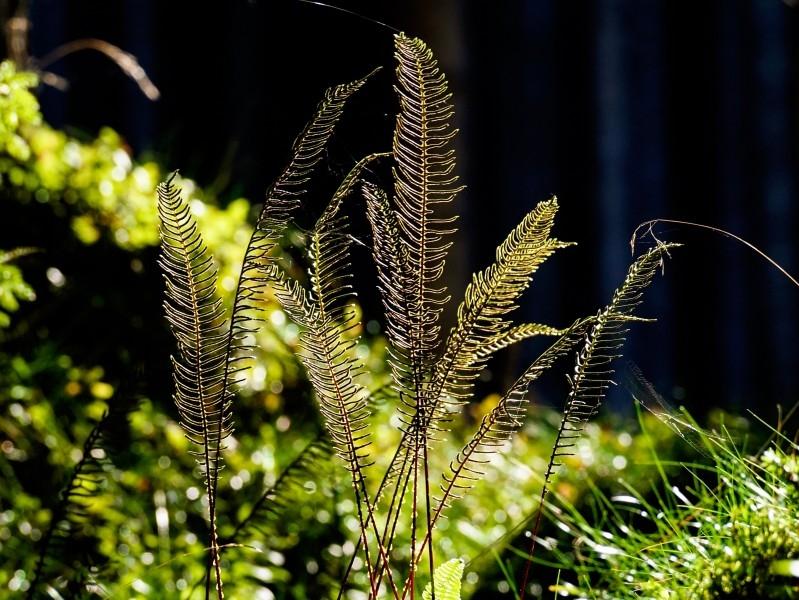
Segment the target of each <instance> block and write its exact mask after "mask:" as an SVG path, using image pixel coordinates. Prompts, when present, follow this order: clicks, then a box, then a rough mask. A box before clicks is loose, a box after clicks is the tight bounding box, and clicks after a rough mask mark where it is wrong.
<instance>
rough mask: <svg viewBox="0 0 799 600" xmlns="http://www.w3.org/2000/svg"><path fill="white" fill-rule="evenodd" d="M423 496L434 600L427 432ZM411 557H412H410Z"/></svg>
mask: <svg viewBox="0 0 799 600" xmlns="http://www.w3.org/2000/svg"><path fill="white" fill-rule="evenodd" d="M424 496H425V503H426V506H425V511H426V517H427V536H426V537H428V538H429V540H430V542H429V543H428V544H427V559H428V562H429V564H430V592H431V598H432V600H436V582H435V577H433V573H434V571H435V563H434V560H433V522H432V519H431V517H430V473H429V470H428V464H427V434H426V433H425V434H424ZM411 559H413V557H411Z"/></svg>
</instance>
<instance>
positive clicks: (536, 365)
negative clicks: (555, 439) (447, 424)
mask: <svg viewBox="0 0 799 600" xmlns="http://www.w3.org/2000/svg"><path fill="white" fill-rule="evenodd" d="M591 322H592V319H580V320H578V321H576V322H575V323H574V324H572V325H571V327H569V328H567V329H566V330H565V332H564V333H563V334H562V335H561V336H560V337H559V338H558V339H557V340H555V342H554V343H553V344H552V345H550V346H549V348H547V349H546V350H545V351H544V352H542V353H541V355H539V356H538V358H536V359H535V360H534V361H533V362H532V364H530V366H529V367H528V368H527V369H526V370H525V371H524V373H522V375H521V376H519V378H518V379H517V380H516V382H515V383H514V384H513V385H512V386H511V387H510V389H509V390H508V391H507V392H506V393H505V395H504V396H503V397H502V398H501V399H500V401H499V402H498V403H497V405H496V406H495V407H494V408H493V409H492V410H491V411H490V412H489V413H488V414H487V415H486V416H485V417H483V420H482V422H481V423H480V427H479V428H478V429H477V431H476V432H475V433H474V435H473V436H472V438H471V439H470V440H469V441H468V442H467V443H466V445H465V446H464V447H463V448H462V449H461V450H460V452H458V454H457V455H456V456H455V458H454V459H453V460H452V462H450V466H449V473H447V474H445V475H444V476H443V480H444V483H443V484H442V486H441V491H442V496H441V498H440V499H439V500H438V507H437V510H436V513H435V519H436V520H437V519H438V518H439V517H440V514H441V512H442V510H443V509H445V508H446V507H447V506H449V503H450V502H451V501H452V500H453V499H455V498H459V497H460V496H459V495H458V494H459V493H463V491H466V490H468V489H469V488H471V487H472V485H473V483H474V482H475V481H477V480H478V479H479V478H480V477H482V475H483V471H482V465H484V464H485V463H487V462H488V461H489V459H488V458H487V455H489V454H492V453H495V452H498V451H499V450H500V449H501V448H502V446H503V445H504V444H505V442H507V441H508V440H510V439H511V437H512V436H513V435H514V434H515V433H516V432H517V431H518V430H519V429H520V428H521V426H522V424H523V423H524V419H525V416H526V414H527V405H528V404H529V399H528V395H529V390H530V385H531V384H532V383H533V382H534V381H535V380H536V379H538V378H539V377H540V376H541V375H542V374H543V373H544V372H545V371H547V370H549V369H550V368H551V367H552V365H554V364H555V362H556V361H557V360H558V359H560V358H562V357H563V356H565V355H566V354H568V353H569V352H571V350H572V349H573V348H574V347H575V346H576V345H577V343H578V342H579V341H580V340H581V339H582V338H583V336H584V335H585V333H586V331H587V329H588V327H589V326H590V325H591ZM456 490H460V492H458V491H456Z"/></svg>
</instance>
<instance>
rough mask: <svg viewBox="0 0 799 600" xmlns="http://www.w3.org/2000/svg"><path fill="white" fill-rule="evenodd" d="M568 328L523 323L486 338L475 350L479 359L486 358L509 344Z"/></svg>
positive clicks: (558, 333) (560, 331) (560, 333)
mask: <svg viewBox="0 0 799 600" xmlns="http://www.w3.org/2000/svg"><path fill="white" fill-rule="evenodd" d="M566 331H567V330H566V329H558V328H557V327H552V326H551V325H543V324H541V323H522V324H521V325H516V326H514V327H511V328H510V329H508V330H506V331H504V332H503V333H498V334H496V335H495V336H493V337H490V338H488V339H486V340H485V341H484V342H483V343H482V344H480V347H479V348H478V349H477V352H475V358H476V359H477V360H484V359H487V358H490V357H492V356H494V354H496V353H497V352H499V351H500V350H504V349H505V348H507V347H509V346H513V345H514V344H517V343H519V342H522V341H524V340H527V339H530V338H532V337H538V336H540V335H545V336H549V337H552V336H556V335H563V334H564V333H566Z"/></svg>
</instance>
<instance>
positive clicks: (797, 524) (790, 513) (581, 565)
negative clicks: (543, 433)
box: [545, 417, 799, 600]
mask: <svg viewBox="0 0 799 600" xmlns="http://www.w3.org/2000/svg"><path fill="white" fill-rule="evenodd" d="M680 423H681V427H683V428H684V429H686V430H687V431H688V432H689V433H690V435H691V436H692V437H693V438H694V439H695V440H696V442H698V444H699V447H700V448H702V449H703V453H704V460H703V461H701V462H699V463H694V464H688V465H686V467H687V469H688V473H689V475H690V477H689V478H688V481H687V482H683V481H681V480H679V479H677V477H676V475H671V476H669V475H667V474H666V473H665V470H664V467H665V465H666V461H664V460H663V458H662V457H660V456H658V455H657V453H655V455H654V466H653V468H656V469H658V470H659V471H660V477H659V481H657V482H656V483H655V484H654V485H653V488H652V491H651V493H645V488H643V489H642V488H640V487H638V488H636V487H633V486H632V485H630V484H629V483H628V484H627V485H626V488H627V489H626V491H625V492H624V493H621V494H617V495H615V496H608V495H606V494H604V493H602V492H600V491H598V490H595V493H594V504H593V507H594V510H593V512H592V515H591V516H590V517H589V516H586V515H584V514H582V512H581V511H578V510H577V509H576V508H575V507H574V506H573V505H571V504H570V503H568V502H566V501H564V499H563V498H560V499H559V500H558V502H556V503H555V504H554V505H552V506H551V507H550V512H551V515H552V518H553V519H555V520H556V521H557V522H558V523H559V524H560V527H561V528H563V529H564V530H566V531H568V532H569V534H570V536H571V542H572V543H573V544H574V554H570V553H569V552H568V548H567V547H563V546H560V545H555V541H554V539H549V540H545V543H546V544H547V545H548V546H552V547H553V549H554V550H553V551H554V553H555V555H556V556H557V557H559V560H560V563H561V566H562V567H563V568H564V569H568V570H571V571H572V572H573V578H574V581H573V582H572V583H562V584H561V585H560V587H559V588H558V589H559V591H560V593H561V594H563V595H569V596H576V597H584V598H608V599H609V598H614V599H616V598H647V599H652V600H662V599H667V598H668V599H671V598H674V599H686V600H687V599H689V598H690V599H693V598H697V599H702V600H710V599H714V598H796V597H797V596H799V584H797V578H796V576H795V574H794V573H792V572H791V571H790V564H791V561H792V560H795V559H797V557H799V486H797V477H796V471H797V460H796V456H797V455H796V452H797V450H799V447H798V446H797V445H796V444H794V443H793V442H791V441H790V440H789V439H787V438H784V437H782V436H781V435H778V434H776V433H775V435H776V440H775V441H772V442H771V443H769V444H768V446H767V447H766V449H765V451H763V452H760V453H757V454H754V455H752V454H748V453H746V452H745V451H744V450H743V449H742V448H741V445H740V442H736V440H735V439H734V436H733V435H732V434H731V433H730V431H729V430H727V429H726V428H722V429H721V430H720V431H717V432H715V431H710V430H706V429H703V428H700V427H699V426H698V425H697V424H696V423H695V422H693V421H692V420H690V418H687V417H686V418H684V419H680ZM683 479H684V477H683ZM786 567H788V568H787V569H786ZM564 578H565V579H567V580H568V579H570V578H569V577H566V576H564Z"/></svg>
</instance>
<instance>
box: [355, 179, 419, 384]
mask: <svg viewBox="0 0 799 600" xmlns="http://www.w3.org/2000/svg"><path fill="white" fill-rule="evenodd" d="M363 194H364V198H365V199H366V216H367V219H368V220H369V225H370V226H371V229H372V256H373V258H374V261H375V265H376V267H377V287H378V289H379V290H380V295H381V299H382V303H383V310H384V314H385V320H386V328H385V332H386V336H387V337H388V340H389V342H390V345H389V364H390V366H391V372H392V377H393V380H394V386H395V388H396V389H397V390H398V391H399V392H401V393H403V394H405V395H408V394H411V393H412V391H411V390H412V389H413V376H412V373H411V369H410V366H409V365H410V356H409V355H410V351H411V344H410V340H409V339H408V336H407V331H408V327H409V325H410V323H411V320H412V316H411V301H410V297H409V289H410V286H411V276H410V273H409V269H410V267H409V262H410V259H409V257H408V248H407V247H406V246H405V244H403V242H402V238H401V237H400V231H399V223H398V221H397V215H396V214H395V213H394V211H393V210H392V208H391V205H390V203H389V200H388V196H387V195H386V192H385V191H384V190H382V189H380V188H379V187H377V186H375V185H373V184H370V183H364V184H363Z"/></svg>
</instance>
